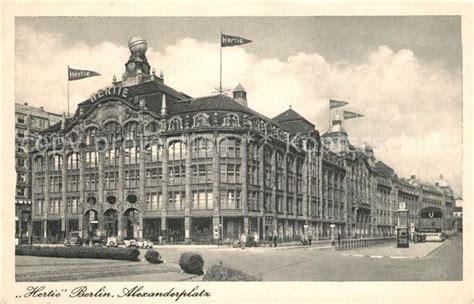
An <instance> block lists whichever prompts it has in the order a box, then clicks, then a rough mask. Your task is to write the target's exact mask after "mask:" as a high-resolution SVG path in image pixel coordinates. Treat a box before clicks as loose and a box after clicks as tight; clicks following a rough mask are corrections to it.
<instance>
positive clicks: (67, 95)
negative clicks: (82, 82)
mask: <svg viewBox="0 0 474 304" xmlns="http://www.w3.org/2000/svg"><path fill="white" fill-rule="evenodd" d="M67 74H68V75H67V117H69V65H68V66H67Z"/></svg>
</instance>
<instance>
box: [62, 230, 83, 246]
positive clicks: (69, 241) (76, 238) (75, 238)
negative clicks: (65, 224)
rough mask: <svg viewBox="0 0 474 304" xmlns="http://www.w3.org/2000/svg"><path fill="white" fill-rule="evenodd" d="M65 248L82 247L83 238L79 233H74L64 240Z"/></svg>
mask: <svg viewBox="0 0 474 304" xmlns="http://www.w3.org/2000/svg"><path fill="white" fill-rule="evenodd" d="M64 246H67V247H68V246H82V238H81V236H80V235H79V233H77V232H72V233H70V234H69V236H68V237H67V238H66V239H65V240H64Z"/></svg>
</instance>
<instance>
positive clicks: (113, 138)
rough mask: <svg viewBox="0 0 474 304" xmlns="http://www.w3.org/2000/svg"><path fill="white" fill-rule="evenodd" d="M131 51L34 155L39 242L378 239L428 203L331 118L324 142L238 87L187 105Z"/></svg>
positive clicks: (294, 116) (137, 48)
mask: <svg viewBox="0 0 474 304" xmlns="http://www.w3.org/2000/svg"><path fill="white" fill-rule="evenodd" d="M129 48H130V51H131V55H130V58H129V59H128V61H127V62H126V64H125V72H124V74H123V75H122V79H121V80H120V81H117V79H116V78H115V76H114V78H113V81H112V84H111V87H110V88H105V89H103V90H99V91H98V92H96V93H95V94H93V95H92V96H91V97H90V98H89V99H87V100H85V101H84V102H82V103H80V104H79V105H78V108H77V109H76V111H75V113H74V115H73V116H72V117H71V118H68V119H66V118H65V117H63V118H62V120H61V121H60V122H58V123H56V124H55V125H53V126H51V127H49V128H48V129H46V130H45V131H44V132H42V133H41V137H40V138H39V139H38V141H39V143H41V144H38V145H37V146H36V150H35V151H34V152H33V153H31V159H32V163H33V175H32V179H31V180H32V189H33V191H32V201H33V208H32V217H33V225H32V226H33V227H32V231H33V236H34V240H35V241H42V240H45V239H47V240H49V241H58V240H62V239H63V238H64V237H65V236H66V235H67V234H68V233H69V232H70V231H80V232H81V233H82V234H83V235H95V234H101V235H107V236H110V235H118V236H123V237H125V238H141V237H143V238H148V239H152V240H157V239H158V238H159V236H160V235H161V236H162V237H163V239H164V240H166V241H168V242H214V241H217V240H218V239H221V240H226V239H229V240H232V239H237V238H238V237H239V235H240V234H241V233H244V232H245V233H247V234H249V235H255V236H258V237H259V239H266V238H267V237H268V236H269V235H273V234H275V233H276V234H277V235H278V237H279V238H280V240H281V241H289V240H300V239H302V238H303V237H308V236H311V237H313V238H314V239H316V240H319V239H328V238H330V237H334V236H335V235H337V234H340V235H341V236H342V237H371V236H387V235H393V234H394V233H395V229H394V227H395V226H396V224H397V213H396V210H397V208H398V202H399V201H401V200H403V201H406V202H407V203H408V206H409V210H410V220H411V221H412V222H413V223H415V222H416V218H417V214H418V213H417V212H418V210H419V208H420V206H421V204H422V202H423V200H424V199H426V198H428V197H431V196H430V195H433V191H434V190H431V189H428V190H426V191H422V190H421V189H422V186H419V185H417V184H415V183H413V182H411V181H407V180H403V179H397V177H396V175H395V173H394V171H393V170H392V169H391V168H390V167H389V166H387V165H386V164H384V163H383V162H381V161H378V162H377V161H376V158H375V156H374V152H373V149H372V148H371V147H370V146H368V145H364V146H363V147H359V148H356V147H354V146H353V145H351V143H350V142H349V140H348V136H347V133H346V131H345V129H344V127H343V121H342V120H341V119H340V118H339V117H338V116H336V117H335V118H334V120H333V121H332V126H331V129H330V130H328V132H326V133H325V134H323V135H322V138H321V139H320V137H319V132H318V130H317V129H316V128H315V125H314V124H313V123H311V122H310V121H308V120H307V119H305V118H304V117H303V116H301V115H300V114H298V113H297V112H296V111H295V110H293V109H291V107H290V109H288V110H287V111H285V112H283V113H281V114H280V115H278V116H276V117H274V118H272V119H270V118H268V117H266V116H264V115H262V114H260V113H258V112H256V111H254V110H252V109H251V108H250V107H249V104H251V102H250V103H249V102H248V100H247V92H246V90H245V89H244V88H243V87H242V86H241V85H240V84H239V85H238V86H237V87H236V88H235V89H234V91H233V94H232V95H233V96H232V97H229V96H226V95H224V94H222V93H220V94H216V95H211V96H205V97H198V98H193V97H191V96H189V95H187V94H185V93H182V92H180V91H177V90H175V89H173V88H171V87H170V86H168V85H167V84H165V83H164V78H163V75H162V74H161V75H159V76H157V75H155V72H154V69H152V68H151V66H150V64H149V63H148V60H147V58H146V56H145V54H146V49H147V44H146V41H144V40H143V39H142V38H140V37H132V38H131V39H130V41H129ZM321 142H322V143H321ZM433 187H434V186H433ZM435 188H436V187H435ZM440 191H441V193H443V190H440ZM446 191H447V190H446ZM436 193H437V192H436ZM436 195H437V194H436ZM442 197H443V198H444V196H442ZM428 199H431V198H428ZM437 199H438V198H437ZM444 203H445V202H444V201H443V202H442V204H444Z"/></svg>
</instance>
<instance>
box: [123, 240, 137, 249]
mask: <svg viewBox="0 0 474 304" xmlns="http://www.w3.org/2000/svg"><path fill="white" fill-rule="evenodd" d="M124 243H125V248H138V245H137V241H135V240H134V239H130V240H124Z"/></svg>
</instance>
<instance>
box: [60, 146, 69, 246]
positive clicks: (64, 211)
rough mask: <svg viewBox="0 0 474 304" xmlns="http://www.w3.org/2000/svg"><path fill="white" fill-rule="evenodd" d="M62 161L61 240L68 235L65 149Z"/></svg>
mask: <svg viewBox="0 0 474 304" xmlns="http://www.w3.org/2000/svg"><path fill="white" fill-rule="evenodd" d="M62 159H63V163H62V164H61V165H62V167H61V180H62V184H63V187H62V189H61V204H60V210H61V234H62V237H63V239H64V238H65V237H67V234H68V230H69V229H68V228H67V213H68V210H67V152H66V149H64V151H63V153H62Z"/></svg>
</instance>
